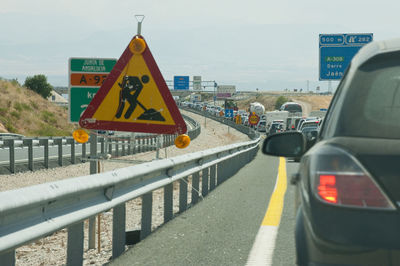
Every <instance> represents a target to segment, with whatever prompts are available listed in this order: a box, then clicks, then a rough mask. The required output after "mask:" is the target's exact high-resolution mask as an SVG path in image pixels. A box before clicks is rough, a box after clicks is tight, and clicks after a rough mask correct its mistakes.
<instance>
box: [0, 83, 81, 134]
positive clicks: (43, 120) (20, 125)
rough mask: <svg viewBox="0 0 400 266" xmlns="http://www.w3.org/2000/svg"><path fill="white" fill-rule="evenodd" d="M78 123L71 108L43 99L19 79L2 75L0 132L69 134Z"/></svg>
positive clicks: (0, 86)
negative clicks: (72, 118) (71, 118)
mask: <svg viewBox="0 0 400 266" xmlns="http://www.w3.org/2000/svg"><path fill="white" fill-rule="evenodd" d="M75 128H76V127H75V125H73V124H71V123H69V122H68V110H67V108H64V107H59V106H57V105H55V104H54V103H51V102H50V101H48V100H47V99H44V98H43V97H41V96H40V95H39V94H37V93H35V92H33V91H31V90H29V89H27V88H25V87H23V86H20V84H18V82H16V81H11V82H10V81H7V80H1V79H0V132H10V133H17V134H22V135H24V136H67V135H71V134H72V132H73V130H74V129H75Z"/></svg>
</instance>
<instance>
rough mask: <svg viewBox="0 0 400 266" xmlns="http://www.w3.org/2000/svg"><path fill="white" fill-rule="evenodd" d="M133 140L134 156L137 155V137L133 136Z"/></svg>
mask: <svg viewBox="0 0 400 266" xmlns="http://www.w3.org/2000/svg"><path fill="white" fill-rule="evenodd" d="M132 140H133V147H132V154H136V145H137V141H136V136H135V135H133V137H132Z"/></svg>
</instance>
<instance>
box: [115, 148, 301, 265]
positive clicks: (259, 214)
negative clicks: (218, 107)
mask: <svg viewBox="0 0 400 266" xmlns="http://www.w3.org/2000/svg"><path fill="white" fill-rule="evenodd" d="M278 165H279V158H277V157H270V156H266V155H263V154H262V153H261V152H259V153H258V154H257V156H256V157H255V159H254V160H253V161H252V162H250V163H249V164H247V165H246V166H245V167H243V168H242V169H241V170H240V171H239V172H238V173H237V174H236V175H235V176H233V177H231V178H230V179H228V180H227V181H225V182H224V183H223V184H222V185H220V186H219V187H217V188H216V189H215V190H214V191H213V192H211V193H210V194H209V195H208V196H207V197H206V198H205V199H204V200H202V201H201V202H200V203H198V204H197V205H195V206H194V207H192V208H190V209H189V210H187V211H186V212H185V213H183V214H181V215H179V216H177V217H176V218H175V219H173V220H172V221H170V222H169V223H167V224H165V225H164V226H162V227H161V228H159V229H157V230H156V231H155V232H154V233H152V234H151V235H150V236H149V237H147V238H146V239H144V240H143V241H141V242H140V243H138V244H136V245H135V246H133V247H132V248H130V249H129V250H127V251H126V252H125V253H124V254H123V255H121V256H120V257H118V258H117V259H116V260H114V261H112V262H111V263H110V264H111V265H246V262H247V259H248V257H249V254H250V250H251V249H252V246H253V243H254V241H255V238H256V235H257V233H258V231H259V229H260V226H261V223H262V221H263V218H264V216H265V214H266V211H267V207H268V204H269V201H270V198H271V195H272V193H273V191H274V188H275V184H276V181H277V176H278ZM297 167H298V164H297V163H294V162H291V161H286V170H287V178H286V179H287V190H286V193H285V194H284V206H283V212H282V216H281V220H280V225H279V227H278V234H277V238H276V241H274V240H273V239H270V241H273V242H274V244H275V248H274V250H273V257H272V264H271V263H266V264H265V265H295V246H294V217H295V214H294V198H293V196H294V187H293V186H291V185H290V182H289V180H290V176H291V175H292V174H293V173H294V172H295V171H296V170H297Z"/></svg>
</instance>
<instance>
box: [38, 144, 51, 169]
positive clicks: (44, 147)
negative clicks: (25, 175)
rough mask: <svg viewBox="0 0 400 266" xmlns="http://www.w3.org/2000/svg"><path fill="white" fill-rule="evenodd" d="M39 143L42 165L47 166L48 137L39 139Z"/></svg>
mask: <svg viewBox="0 0 400 266" xmlns="http://www.w3.org/2000/svg"><path fill="white" fill-rule="evenodd" d="M39 145H43V153H44V154H43V155H44V162H43V163H44V167H45V168H46V169H48V168H49V139H48V138H45V139H39Z"/></svg>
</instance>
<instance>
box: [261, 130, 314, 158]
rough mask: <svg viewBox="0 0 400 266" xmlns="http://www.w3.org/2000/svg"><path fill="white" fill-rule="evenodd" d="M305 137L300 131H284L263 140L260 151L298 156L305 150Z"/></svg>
mask: <svg viewBox="0 0 400 266" xmlns="http://www.w3.org/2000/svg"><path fill="white" fill-rule="evenodd" d="M306 143H307V141H306V139H305V137H304V135H303V134H302V133H301V132H284V133H279V134H274V135H271V136H269V137H268V138H266V139H265V140H264V143H263V147H262V152H263V153H264V154H267V155H274V156H283V157H300V156H302V155H303V154H304V153H305V151H306Z"/></svg>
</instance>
